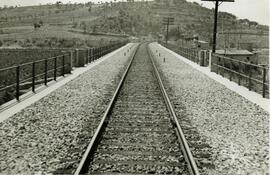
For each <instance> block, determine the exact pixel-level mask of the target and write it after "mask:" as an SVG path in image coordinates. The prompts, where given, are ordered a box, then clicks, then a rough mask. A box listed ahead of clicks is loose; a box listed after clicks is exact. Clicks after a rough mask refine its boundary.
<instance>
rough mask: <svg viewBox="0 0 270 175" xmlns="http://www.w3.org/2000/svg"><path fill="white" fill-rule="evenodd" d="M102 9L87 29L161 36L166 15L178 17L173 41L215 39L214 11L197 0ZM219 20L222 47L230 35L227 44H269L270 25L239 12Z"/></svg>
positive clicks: (114, 5) (157, 1)
mask: <svg viewBox="0 0 270 175" xmlns="http://www.w3.org/2000/svg"><path fill="white" fill-rule="evenodd" d="M99 12H100V13H99V17H100V18H97V19H95V20H94V21H92V22H89V23H87V21H85V22H84V25H83V27H84V28H85V29H86V30H89V31H92V32H95V31H97V30H98V31H103V32H115V33H124V34H131V35H148V34H152V36H159V35H165V31H166V30H165V26H164V25H163V24H162V20H163V17H173V18H174V19H175V20H174V24H173V25H171V26H170V39H171V40H177V39H179V38H182V39H191V38H193V37H194V36H198V38H199V39H200V40H205V41H207V42H209V43H211V41H212V32H213V16H214V11H213V9H208V8H205V7H202V6H200V5H199V4H198V3H195V2H194V3H191V2H187V1H186V0H155V1H151V2H147V1H144V2H141V1H140V2H138V1H136V2H134V1H132V0H129V2H119V3H112V4H104V5H102V6H100V8H99ZM218 21H219V22H218V39H219V40H220V42H218V43H219V44H220V45H219V46H220V47H224V43H225V40H230V38H231V41H229V43H226V46H236V45H240V44H239V43H247V42H253V46H254V47H259V48H261V47H262V48H268V47H269V44H268V38H269V34H268V33H269V32H268V31H269V26H264V25H260V24H258V23H257V22H255V21H249V20H247V19H237V17H236V16H235V15H233V14H230V13H227V12H220V13H219V19H218ZM81 28H82V27H81ZM226 33H227V34H226ZM228 33H230V34H229V35H230V36H228ZM253 36H256V37H255V38H254V37H253ZM228 37H229V39H228ZM232 38H234V40H232ZM235 38H237V40H235ZM226 42H227V41H226ZM230 42H231V43H230Z"/></svg>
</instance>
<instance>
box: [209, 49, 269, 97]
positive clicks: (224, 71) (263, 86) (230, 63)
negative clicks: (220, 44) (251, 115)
mask: <svg viewBox="0 0 270 175" xmlns="http://www.w3.org/2000/svg"><path fill="white" fill-rule="evenodd" d="M211 71H213V72H216V73H217V74H220V75H221V76H223V77H226V78H228V79H229V80H230V81H235V82H237V83H238V85H242V86H245V87H247V88H248V89H249V90H253V91H255V92H257V93H261V94H262V96H263V97H264V98H269V67H266V66H259V65H256V64H251V63H247V62H244V61H239V60H235V59H232V58H229V57H225V56H221V55H218V54H212V61H211Z"/></svg>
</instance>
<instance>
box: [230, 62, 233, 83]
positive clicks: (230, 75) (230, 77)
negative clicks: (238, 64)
mask: <svg viewBox="0 0 270 175" xmlns="http://www.w3.org/2000/svg"><path fill="white" fill-rule="evenodd" d="M230 70H232V60H230ZM232 74H233V72H232V71H230V81H232Z"/></svg>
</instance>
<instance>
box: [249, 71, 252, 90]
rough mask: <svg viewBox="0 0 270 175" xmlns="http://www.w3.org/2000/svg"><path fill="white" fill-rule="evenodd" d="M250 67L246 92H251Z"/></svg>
mask: <svg viewBox="0 0 270 175" xmlns="http://www.w3.org/2000/svg"><path fill="white" fill-rule="evenodd" d="M251 70H252V69H251V67H250V69H249V72H248V90H251V73H252V72H251Z"/></svg>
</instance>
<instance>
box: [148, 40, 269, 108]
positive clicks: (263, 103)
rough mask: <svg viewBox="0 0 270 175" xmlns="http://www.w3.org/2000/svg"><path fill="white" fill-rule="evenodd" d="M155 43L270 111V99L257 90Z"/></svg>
mask: <svg viewBox="0 0 270 175" xmlns="http://www.w3.org/2000/svg"><path fill="white" fill-rule="evenodd" d="M153 44H156V45H157V46H158V47H160V48H162V49H164V50H165V51H167V52H169V53H170V54H172V55H173V56H175V57H176V58H177V59H179V60H181V61H183V62H184V63H186V64H188V65H190V66H191V67H192V68H194V69H196V70H198V71H200V72H202V73H203V74H205V75H206V76H208V77H209V78H211V79H213V80H215V81H217V82H218V83H220V84H222V85H224V86H225V87H227V88H228V89H230V90H232V91H234V92H236V93H237V94H239V95H241V96H242V97H244V98H246V99H247V100H249V101H251V102H253V103H255V104H257V105H258V106H260V107H261V108H263V109H264V110H265V111H267V112H268V113H270V99H266V98H263V97H262V96H261V95H260V94H258V93H256V92H253V91H249V90H248V88H246V87H244V86H239V85H238V84H237V83H235V82H232V81H230V80H229V79H226V78H224V77H222V76H221V75H218V74H216V73H214V72H211V71H210V69H209V68H208V67H201V66H199V65H198V64H196V63H194V62H192V61H190V60H188V59H187V58H185V57H183V56H181V55H178V54H177V53H175V52H173V51H172V50H169V49H167V48H165V47H163V46H162V45H160V44H158V43H151V44H150V45H153Z"/></svg>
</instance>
